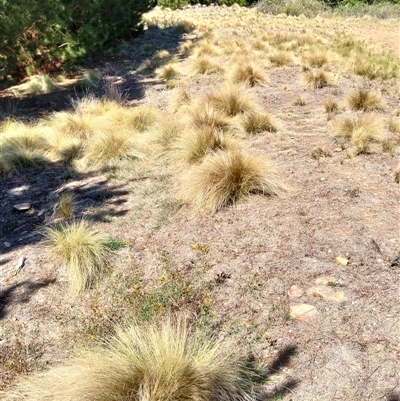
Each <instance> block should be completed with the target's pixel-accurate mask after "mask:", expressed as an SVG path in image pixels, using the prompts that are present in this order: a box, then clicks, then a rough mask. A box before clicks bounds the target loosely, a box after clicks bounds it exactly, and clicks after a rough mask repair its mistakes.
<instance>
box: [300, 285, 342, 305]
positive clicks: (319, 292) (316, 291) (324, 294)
mask: <svg viewBox="0 0 400 401" xmlns="http://www.w3.org/2000/svg"><path fill="white" fill-rule="evenodd" d="M307 295H310V296H313V297H319V298H323V299H326V300H327V301H335V302H344V301H347V297H346V295H345V294H344V292H343V291H341V290H336V289H334V288H331V287H328V286H326V285H316V286H315V287H311V288H309V289H308V290H307Z"/></svg>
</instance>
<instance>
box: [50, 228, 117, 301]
mask: <svg viewBox="0 0 400 401" xmlns="http://www.w3.org/2000/svg"><path fill="white" fill-rule="evenodd" d="M43 233H44V237H45V244H46V245H47V246H48V247H49V249H50V251H51V252H52V253H53V254H54V255H55V256H56V257H57V258H59V259H60V261H61V263H62V264H63V265H64V267H65V269H66V270H67V273H68V279H69V291H70V294H71V295H72V296H77V295H78V294H79V293H81V292H82V291H83V290H84V289H85V288H87V287H88V286H90V285H91V284H92V283H93V282H94V281H95V280H96V279H97V278H98V276H99V274H100V273H101V271H102V270H103V269H104V267H105V266H106V265H107V263H108V260H109V255H110V250H109V248H108V246H107V241H106V238H105V237H104V235H102V234H100V233H99V232H97V231H96V230H95V229H94V228H93V227H92V226H91V224H90V223H89V222H87V221H85V220H80V221H71V222H67V223H60V224H58V225H56V226H54V227H46V228H44V230H43Z"/></svg>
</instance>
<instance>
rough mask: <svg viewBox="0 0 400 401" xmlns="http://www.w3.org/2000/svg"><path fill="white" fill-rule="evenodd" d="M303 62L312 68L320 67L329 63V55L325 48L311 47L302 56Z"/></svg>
mask: <svg viewBox="0 0 400 401" xmlns="http://www.w3.org/2000/svg"><path fill="white" fill-rule="evenodd" d="M303 60H304V62H305V63H306V64H307V65H308V66H310V67H313V68H321V67H323V66H324V65H327V64H328V63H329V55H328V52H327V50H322V49H313V50H312V51H310V52H307V53H306V54H305V55H304V56H303Z"/></svg>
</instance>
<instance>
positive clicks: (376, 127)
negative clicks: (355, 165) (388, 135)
mask: <svg viewBox="0 0 400 401" xmlns="http://www.w3.org/2000/svg"><path fill="white" fill-rule="evenodd" d="M333 130H334V132H335V133H336V135H337V136H341V137H344V138H348V139H350V141H351V144H352V145H354V146H355V147H356V148H357V150H358V152H359V153H368V152H369V151H370V145H371V144H372V143H374V142H382V141H383V140H384V137H383V135H382V131H381V123H380V120H379V119H378V117H377V116H376V115H374V114H367V115H363V116H360V117H357V118H354V117H350V118H346V119H345V120H343V121H341V122H339V123H337V124H334V125H333Z"/></svg>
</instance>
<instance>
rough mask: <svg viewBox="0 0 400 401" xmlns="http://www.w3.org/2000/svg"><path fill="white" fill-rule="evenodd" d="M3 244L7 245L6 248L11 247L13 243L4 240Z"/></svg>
mask: <svg viewBox="0 0 400 401" xmlns="http://www.w3.org/2000/svg"><path fill="white" fill-rule="evenodd" d="M3 245H4V246H5V247H6V248H9V247H10V246H11V244H10V243H9V242H7V241H6V242H3Z"/></svg>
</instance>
